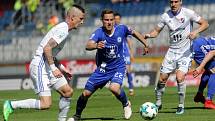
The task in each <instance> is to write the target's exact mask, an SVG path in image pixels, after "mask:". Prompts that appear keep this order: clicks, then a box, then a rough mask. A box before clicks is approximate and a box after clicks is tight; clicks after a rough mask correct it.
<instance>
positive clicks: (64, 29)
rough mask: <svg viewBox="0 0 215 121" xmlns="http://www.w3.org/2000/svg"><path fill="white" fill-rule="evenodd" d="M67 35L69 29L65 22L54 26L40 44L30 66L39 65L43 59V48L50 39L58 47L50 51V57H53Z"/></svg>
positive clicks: (61, 46)
mask: <svg viewBox="0 0 215 121" xmlns="http://www.w3.org/2000/svg"><path fill="white" fill-rule="evenodd" d="M68 34H69V27H68V24H67V23H66V22H61V23H59V24H57V25H56V26H54V27H53V28H52V29H51V30H50V31H49V32H48V33H47V34H46V36H45V37H44V38H43V39H42V41H41V42H40V44H39V46H38V48H37V50H36V54H35V55H34V57H33V60H32V62H31V64H33V65H38V64H39V63H40V61H41V59H43V48H44V47H45V45H46V44H47V43H48V41H49V40H50V39H51V38H52V39H54V40H55V41H56V42H57V43H58V45H57V46H56V47H55V48H53V50H52V55H53V57H55V56H56V55H57V54H58V53H59V52H60V50H61V49H62V48H63V47H64V44H65V42H66V37H67V36H68Z"/></svg>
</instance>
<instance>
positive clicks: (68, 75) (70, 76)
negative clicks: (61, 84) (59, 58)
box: [64, 69, 72, 80]
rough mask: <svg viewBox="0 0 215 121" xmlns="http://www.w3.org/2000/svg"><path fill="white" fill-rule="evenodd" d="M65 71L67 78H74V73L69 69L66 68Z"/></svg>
mask: <svg viewBox="0 0 215 121" xmlns="http://www.w3.org/2000/svg"><path fill="white" fill-rule="evenodd" d="M64 73H65V75H64V76H65V77H66V79H67V80H72V73H71V72H70V71H69V70H68V69H65V70H64Z"/></svg>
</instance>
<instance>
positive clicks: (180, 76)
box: [176, 70, 186, 114]
mask: <svg viewBox="0 0 215 121" xmlns="http://www.w3.org/2000/svg"><path fill="white" fill-rule="evenodd" d="M185 74H186V73H184V72H182V71H180V70H178V71H177V72H176V80H177V83H178V95H179V104H178V108H177V111H176V114H183V113H184V101H185V93H186V84H185V82H184V78H185Z"/></svg>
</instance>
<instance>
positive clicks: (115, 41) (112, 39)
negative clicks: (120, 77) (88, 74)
mask: <svg viewBox="0 0 215 121" xmlns="http://www.w3.org/2000/svg"><path fill="white" fill-rule="evenodd" d="M131 34H132V30H131V29H129V28H128V27H127V26H125V25H123V24H120V25H115V26H114V32H113V33H112V34H111V35H108V34H106V33H105V29H104V28H103V27H100V28H98V29H97V30H96V31H95V32H94V33H93V34H92V35H91V37H90V40H93V41H95V42H96V43H98V42H99V41H104V43H105V48H103V49H98V50H97V53H96V65H97V67H100V68H101V69H104V70H109V69H116V68H118V67H123V66H125V62H124V58H123V57H124V56H123V43H124V42H125V41H126V37H127V36H128V35H131Z"/></svg>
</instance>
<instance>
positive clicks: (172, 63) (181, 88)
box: [145, 0, 209, 114]
mask: <svg viewBox="0 0 215 121" xmlns="http://www.w3.org/2000/svg"><path fill="white" fill-rule="evenodd" d="M169 2H170V10H168V11H167V12H165V13H164V14H162V15H161V19H160V21H159V23H158V25H157V26H156V27H155V28H154V29H153V30H152V31H151V32H150V33H148V34H145V38H155V37H157V36H158V34H159V33H160V32H161V30H162V29H163V28H164V26H165V25H167V27H168V28H169V37H170V46H169V49H168V51H167V53H166V55H165V58H164V60H163V63H162V66H161V68H160V79H159V81H158V84H157V85H156V88H155V94H156V105H157V107H158V108H159V109H161V107H162V103H161V98H162V95H163V93H164V90H165V84H166V81H167V79H168V77H169V75H170V73H172V72H174V71H175V73H176V80H177V83H178V94H179V105H178V108H177V111H176V114H183V113H184V100H185V92H186V84H185V82H184V78H185V75H186V73H187V72H188V70H189V67H190V65H191V56H192V52H191V51H190V46H191V44H192V40H193V39H194V38H196V37H197V36H198V34H199V33H200V32H202V31H204V30H205V29H207V27H208V26H209V25H208V22H207V21H206V20H205V19H203V18H202V17H200V16H199V15H198V14H196V13H195V12H194V11H193V10H190V9H187V8H184V7H182V0H169ZM193 22H195V23H197V24H199V26H198V28H197V29H195V30H192V24H193Z"/></svg>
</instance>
